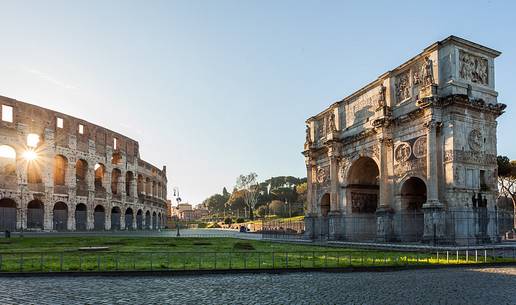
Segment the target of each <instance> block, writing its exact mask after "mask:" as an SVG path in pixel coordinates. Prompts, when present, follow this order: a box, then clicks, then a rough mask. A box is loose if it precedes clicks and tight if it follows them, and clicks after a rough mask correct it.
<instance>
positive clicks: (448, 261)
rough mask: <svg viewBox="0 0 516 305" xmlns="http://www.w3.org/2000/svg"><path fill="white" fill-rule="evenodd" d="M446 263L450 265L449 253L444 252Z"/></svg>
mask: <svg viewBox="0 0 516 305" xmlns="http://www.w3.org/2000/svg"><path fill="white" fill-rule="evenodd" d="M446 263H447V264H449V263H450V251H448V250H446Z"/></svg>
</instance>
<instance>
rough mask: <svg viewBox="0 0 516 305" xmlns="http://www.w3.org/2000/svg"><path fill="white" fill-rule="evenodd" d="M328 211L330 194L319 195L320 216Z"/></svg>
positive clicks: (325, 214) (324, 215)
mask: <svg viewBox="0 0 516 305" xmlns="http://www.w3.org/2000/svg"><path fill="white" fill-rule="evenodd" d="M329 212H330V194H324V195H323V196H322V197H321V216H323V217H326V216H328V213H329Z"/></svg>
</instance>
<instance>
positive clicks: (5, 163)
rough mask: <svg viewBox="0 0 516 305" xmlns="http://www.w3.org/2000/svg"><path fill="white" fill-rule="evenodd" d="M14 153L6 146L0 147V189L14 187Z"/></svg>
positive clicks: (12, 149)
mask: <svg viewBox="0 0 516 305" xmlns="http://www.w3.org/2000/svg"><path fill="white" fill-rule="evenodd" d="M16 184H17V181H16V151H15V150H14V148H12V147H11V146H8V145H0V188H2V187H3V188H12V187H13V186H16Z"/></svg>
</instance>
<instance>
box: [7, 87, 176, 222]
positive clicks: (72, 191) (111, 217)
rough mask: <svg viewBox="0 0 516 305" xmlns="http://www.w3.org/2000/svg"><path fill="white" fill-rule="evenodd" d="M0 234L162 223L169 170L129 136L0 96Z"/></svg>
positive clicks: (164, 215)
mask: <svg viewBox="0 0 516 305" xmlns="http://www.w3.org/2000/svg"><path fill="white" fill-rule="evenodd" d="M0 107H1V109H0V115H1V119H0V230H2V231H3V230H11V231H14V230H44V231H53V230H56V231H64V230H81V231H84V230H110V229H111V230H143V229H158V228H161V227H163V226H164V224H165V217H166V198H167V176H166V174H167V172H166V167H165V166H163V168H161V169H160V168H157V167H155V166H153V165H151V164H149V163H148V162H145V161H144V160H142V159H141V158H140V153H139V145H138V142H136V141H135V140H133V139H130V138H128V137H126V136H124V135H121V134H119V133H116V132H113V131H111V130H108V129H106V128H103V127H100V126H97V125H94V124H91V123H89V122H87V121H85V120H82V119H79V118H74V117H71V116H69V115H66V114H63V113H59V112H56V111H52V110H49V109H45V108H42V107H38V106H35V105H31V104H27V103H23V102H20V101H17V100H14V99H10V98H7V97H2V96H0Z"/></svg>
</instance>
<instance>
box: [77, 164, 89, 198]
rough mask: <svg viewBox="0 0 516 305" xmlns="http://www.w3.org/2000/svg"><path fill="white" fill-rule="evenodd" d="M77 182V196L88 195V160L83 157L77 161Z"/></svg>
mask: <svg viewBox="0 0 516 305" xmlns="http://www.w3.org/2000/svg"><path fill="white" fill-rule="evenodd" d="M75 182H76V185H77V196H88V162H86V161H85V160H83V159H79V160H77V163H75Z"/></svg>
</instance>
